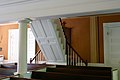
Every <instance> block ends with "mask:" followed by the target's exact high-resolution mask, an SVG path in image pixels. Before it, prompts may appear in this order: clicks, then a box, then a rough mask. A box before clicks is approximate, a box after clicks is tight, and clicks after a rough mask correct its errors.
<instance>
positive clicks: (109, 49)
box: [104, 22, 120, 80]
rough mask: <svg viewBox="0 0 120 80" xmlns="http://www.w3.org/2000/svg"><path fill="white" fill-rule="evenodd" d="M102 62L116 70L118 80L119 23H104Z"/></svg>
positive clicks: (119, 69)
mask: <svg viewBox="0 0 120 80" xmlns="http://www.w3.org/2000/svg"><path fill="white" fill-rule="evenodd" d="M104 60H105V61H104V62H105V64H106V65H108V66H112V67H113V69H114V68H116V69H118V74H119V75H118V76H119V80H120V22H116V23H104Z"/></svg>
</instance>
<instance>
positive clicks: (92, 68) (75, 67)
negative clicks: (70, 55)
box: [56, 65, 112, 71]
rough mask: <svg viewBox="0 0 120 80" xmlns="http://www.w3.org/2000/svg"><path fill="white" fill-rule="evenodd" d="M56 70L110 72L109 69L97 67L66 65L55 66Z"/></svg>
mask: <svg viewBox="0 0 120 80" xmlns="http://www.w3.org/2000/svg"><path fill="white" fill-rule="evenodd" d="M56 68H71V69H72V68H74V69H84V70H105V71H111V70H112V68H111V67H99V66H66V65H56Z"/></svg>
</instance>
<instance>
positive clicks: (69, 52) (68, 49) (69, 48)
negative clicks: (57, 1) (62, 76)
mask: <svg viewBox="0 0 120 80" xmlns="http://www.w3.org/2000/svg"><path fill="white" fill-rule="evenodd" d="M59 20H60V23H61V26H62V27H64V26H65V24H66V23H63V22H62V19H61V18H59ZM63 32H65V31H64V30H63ZM65 37H66V35H65ZM66 55H67V65H71V64H72V65H76V62H77V63H79V62H80V64H82V62H83V63H85V65H86V66H87V65H88V62H87V60H86V61H85V60H84V59H83V58H82V57H81V56H80V55H79V54H78V52H77V51H76V50H75V49H74V48H73V47H72V46H71V44H70V43H69V42H68V41H67V38H66ZM71 55H72V59H71V58H70V57H71ZM75 55H77V57H75ZM74 58H75V59H74ZM79 59H80V60H79ZM71 60H72V61H71ZM71 62H72V63H71Z"/></svg>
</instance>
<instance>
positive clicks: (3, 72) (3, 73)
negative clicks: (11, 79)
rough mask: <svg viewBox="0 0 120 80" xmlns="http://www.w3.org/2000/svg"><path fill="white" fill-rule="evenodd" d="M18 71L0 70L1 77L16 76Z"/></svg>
mask: <svg viewBox="0 0 120 80" xmlns="http://www.w3.org/2000/svg"><path fill="white" fill-rule="evenodd" d="M16 71H17V70H16V69H7V68H0V75H5V76H11V75H14V72H16Z"/></svg>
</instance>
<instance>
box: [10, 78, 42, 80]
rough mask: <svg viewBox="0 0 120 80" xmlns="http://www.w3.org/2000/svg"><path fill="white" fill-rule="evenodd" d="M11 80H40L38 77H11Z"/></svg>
mask: <svg viewBox="0 0 120 80" xmlns="http://www.w3.org/2000/svg"><path fill="white" fill-rule="evenodd" d="M10 80H38V79H27V78H20V77H10ZM39 80H40V79H39Z"/></svg>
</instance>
